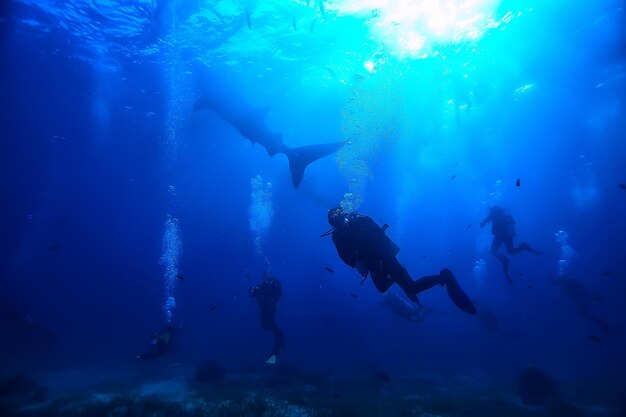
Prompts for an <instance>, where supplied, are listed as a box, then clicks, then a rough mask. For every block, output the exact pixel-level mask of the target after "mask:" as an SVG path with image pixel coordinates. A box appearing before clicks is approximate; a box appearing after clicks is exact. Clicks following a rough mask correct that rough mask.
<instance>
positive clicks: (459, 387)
mask: <svg viewBox="0 0 626 417" xmlns="http://www.w3.org/2000/svg"><path fill="white" fill-rule="evenodd" d="M35 381H36V382H35ZM622 407H623V404H622V405H621V406H620V404H619V401H616V402H613V403H610V404H604V405H601V404H600V405H596V404H584V405H583V404H580V401H579V402H578V403H576V404H575V403H574V402H572V401H570V400H565V399H563V398H560V397H558V398H551V399H550V400H549V401H546V402H544V403H542V404H538V405H536V406H530V405H526V404H523V402H522V401H521V400H520V398H519V395H517V393H516V392H515V387H514V386H513V387H510V386H509V387H504V386H502V385H498V384H495V383H487V382H485V381H484V380H481V379H479V378H475V377H470V376H454V377H448V378H445V379H444V378H442V377H438V376H428V375H426V376H419V377H411V378H398V379H396V378H390V377H389V376H388V375H386V374H384V373H369V374H367V373H366V374H350V375H348V374H342V375H313V374H305V373H299V372H296V371H293V370H288V369H284V370H272V371H271V372H261V373H254V372H250V373H243V372H242V373H229V372H226V371H224V370H222V369H221V368H219V367H214V366H212V365H209V366H208V367H206V366H205V368H204V369H203V368H200V371H198V370H197V369H196V370H191V369H187V370H184V369H178V370H176V371H174V372H172V371H168V372H167V373H166V374H165V375H163V374H160V375H150V376H146V375H145V374H143V375H141V374H128V375H124V374H115V373H113V372H110V371H107V372H105V371H102V370H96V369H83V370H71V371H62V372H55V373H50V374H46V375H39V376H38V377H37V378H35V377H34V378H33V379H30V378H27V377H23V376H15V377H11V378H8V379H5V380H4V381H3V382H2V383H1V384H0V416H3V417H5V416H6V417H10V416H29V417H35V416H59V417H60V416H63V417H83V416H85V417H86V416H90V417H91V416H94V417H99V416H102V417H131V416H132V417H144V416H145V417H170V416H181V417H185V416H190V417H196V416H197V417H200V416H220V417H229V416H253V417H254V416H256V417H274V416H276V417H300V416H301V417H305V416H311V417H331V416H342V417H351V416H364V417H369V416H418V417H474V416H475V417H491V416H493V417H542V416H545V417H579V416H598V417H604V416H607V417H609V416H611V417H612V416H615V417H623V416H624V410H623V409H621V408H622Z"/></svg>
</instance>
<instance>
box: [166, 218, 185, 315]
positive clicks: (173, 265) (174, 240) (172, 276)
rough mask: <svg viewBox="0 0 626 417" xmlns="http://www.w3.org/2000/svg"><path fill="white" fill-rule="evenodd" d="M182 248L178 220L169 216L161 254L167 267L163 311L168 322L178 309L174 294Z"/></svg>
mask: <svg viewBox="0 0 626 417" xmlns="http://www.w3.org/2000/svg"><path fill="white" fill-rule="evenodd" d="M182 247H183V245H182V240H181V238H180V228H179V226H178V219H176V218H174V217H172V216H169V215H168V216H167V218H166V220H165V225H164V228H163V239H162V252H161V264H162V265H163V266H165V272H164V275H163V279H164V283H165V297H166V300H165V303H164V304H163V311H164V312H165V316H166V319H167V321H168V322H169V321H171V320H172V317H173V310H174V308H175V307H176V299H175V298H174V292H175V289H176V282H177V278H176V277H177V276H178V261H179V259H180V255H181V253H182Z"/></svg>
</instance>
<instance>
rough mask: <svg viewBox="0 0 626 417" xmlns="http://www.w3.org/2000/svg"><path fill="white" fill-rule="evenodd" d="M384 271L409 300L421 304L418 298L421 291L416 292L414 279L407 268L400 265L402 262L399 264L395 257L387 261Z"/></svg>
mask: <svg viewBox="0 0 626 417" xmlns="http://www.w3.org/2000/svg"><path fill="white" fill-rule="evenodd" d="M384 269H385V271H386V274H388V275H390V276H391V279H390V281H391V283H392V284H393V283H396V284H398V286H399V287H400V288H402V290H403V291H404V294H406V296H407V297H408V298H409V300H411V301H413V302H414V303H418V304H419V299H418V298H417V293H418V292H419V291H415V288H414V285H415V282H414V281H413V278H411V275H409V272H408V271H407V270H406V268H405V267H403V266H402V265H400V262H398V259H397V258H396V257H395V256H394V257H393V258H390V259H386V260H385V262H384Z"/></svg>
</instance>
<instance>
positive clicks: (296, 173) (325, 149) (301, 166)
mask: <svg viewBox="0 0 626 417" xmlns="http://www.w3.org/2000/svg"><path fill="white" fill-rule="evenodd" d="M344 143H345V142H335V143H325V144H323V145H309V146H300V147H298V148H287V150H286V151H285V154H286V155H287V159H289V170H290V171H291V181H292V182H293V186H294V187H296V188H297V187H298V185H300V183H301V182H302V177H304V170H305V169H306V167H307V166H308V165H309V164H310V163H311V162H314V161H317V160H318V159H321V158H323V157H325V156H327V155H330V154H332V153H334V152H337V150H338V149H339V148H340V147H341V146H342V145H343V144H344Z"/></svg>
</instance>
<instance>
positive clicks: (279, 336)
mask: <svg viewBox="0 0 626 417" xmlns="http://www.w3.org/2000/svg"><path fill="white" fill-rule="evenodd" d="M272 330H273V332H274V349H273V350H272V353H273V354H274V355H278V354H279V353H280V351H281V350H282V349H283V347H285V338H284V333H283V329H281V328H280V327H278V326H274V328H273V329H272Z"/></svg>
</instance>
